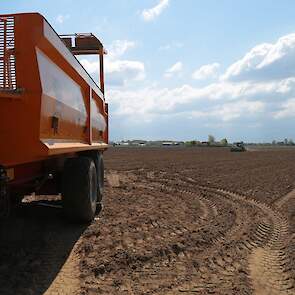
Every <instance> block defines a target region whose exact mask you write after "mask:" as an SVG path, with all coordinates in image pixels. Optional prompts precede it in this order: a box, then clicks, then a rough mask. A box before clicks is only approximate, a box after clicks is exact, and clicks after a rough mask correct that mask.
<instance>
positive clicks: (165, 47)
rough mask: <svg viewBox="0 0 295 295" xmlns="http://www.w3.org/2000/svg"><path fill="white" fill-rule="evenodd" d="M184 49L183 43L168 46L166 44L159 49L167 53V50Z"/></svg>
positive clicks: (173, 43)
mask: <svg viewBox="0 0 295 295" xmlns="http://www.w3.org/2000/svg"><path fill="white" fill-rule="evenodd" d="M183 47H184V44H183V43H181V42H172V43H168V44H165V45H161V46H160V47H159V50H161V51H166V50H170V49H173V48H183Z"/></svg>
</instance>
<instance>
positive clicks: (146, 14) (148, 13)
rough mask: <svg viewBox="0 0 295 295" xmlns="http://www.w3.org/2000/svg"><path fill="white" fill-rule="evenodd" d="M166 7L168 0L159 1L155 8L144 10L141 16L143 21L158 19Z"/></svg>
mask: <svg viewBox="0 0 295 295" xmlns="http://www.w3.org/2000/svg"><path fill="white" fill-rule="evenodd" d="M168 5H169V0H160V1H159V3H158V4H157V5H156V6H154V7H152V8H149V9H144V10H143V11H142V13H141V15H142V17H143V19H144V20H145V21H147V22H148V21H152V20H154V19H155V18H156V17H158V16H159V15H160V14H161V13H162V12H163V11H164V9H165V8H167V7H168Z"/></svg>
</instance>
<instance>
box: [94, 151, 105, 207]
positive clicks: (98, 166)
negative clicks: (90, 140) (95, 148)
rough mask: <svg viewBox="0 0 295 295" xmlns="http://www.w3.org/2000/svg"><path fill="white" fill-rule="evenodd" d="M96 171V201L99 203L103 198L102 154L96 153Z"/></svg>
mask: <svg viewBox="0 0 295 295" xmlns="http://www.w3.org/2000/svg"><path fill="white" fill-rule="evenodd" d="M96 170H97V184H98V195H97V201H98V202H101V200H102V197H103V189H104V163H103V156H102V153H98V155H97V160H96Z"/></svg>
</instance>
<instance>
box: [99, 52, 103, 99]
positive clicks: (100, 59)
mask: <svg viewBox="0 0 295 295" xmlns="http://www.w3.org/2000/svg"><path fill="white" fill-rule="evenodd" d="M103 52H104V50H103V48H102V49H101V51H100V52H99V74H100V77H99V78H100V79H99V80H100V89H101V92H102V93H103V94H104V64H103Z"/></svg>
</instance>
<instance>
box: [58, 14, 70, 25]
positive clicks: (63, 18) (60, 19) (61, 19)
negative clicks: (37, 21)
mask: <svg viewBox="0 0 295 295" xmlns="http://www.w3.org/2000/svg"><path fill="white" fill-rule="evenodd" d="M69 18H70V15H69V14H65V15H64V14H59V15H58V16H57V17H56V19H55V20H56V22H57V23H59V24H63V23H64V22H65V21H66V20H68V19H69Z"/></svg>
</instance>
